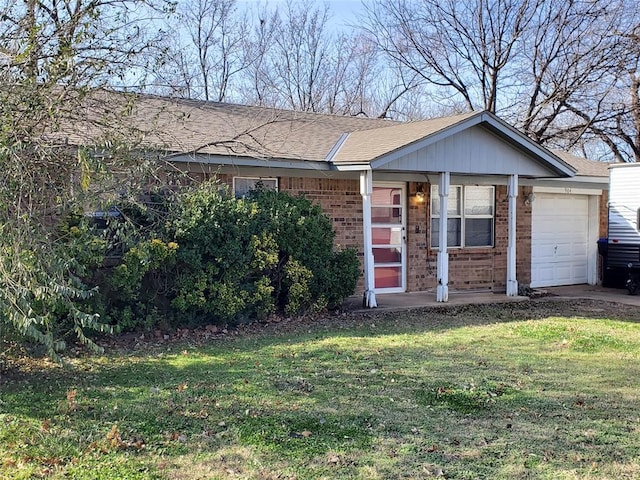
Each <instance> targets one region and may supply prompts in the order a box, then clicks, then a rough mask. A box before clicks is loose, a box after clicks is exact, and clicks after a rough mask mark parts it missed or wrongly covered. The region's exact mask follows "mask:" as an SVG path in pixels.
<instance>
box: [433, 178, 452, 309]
mask: <svg viewBox="0 0 640 480" xmlns="http://www.w3.org/2000/svg"><path fill="white" fill-rule="evenodd" d="M449 186H450V175H449V172H442V173H440V180H439V184H438V194H439V195H440V218H439V220H438V221H439V227H440V232H439V235H438V262H437V264H438V265H437V269H438V271H437V275H438V287H437V289H436V301H437V302H448V301H449V252H448V248H447V223H448V212H447V210H448V208H447V207H448V200H449Z"/></svg>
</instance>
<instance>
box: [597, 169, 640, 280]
mask: <svg viewBox="0 0 640 480" xmlns="http://www.w3.org/2000/svg"><path fill="white" fill-rule="evenodd" d="M639 187H640V164H638V163H626V164H618V165H612V166H611V167H610V169H609V215H608V225H607V234H606V235H605V236H606V237H607V238H606V243H604V242H603V243H604V244H603V245H601V249H602V253H603V259H604V268H603V284H604V285H605V286H622V285H624V281H625V280H626V278H627V272H628V268H629V267H628V266H629V265H631V268H632V269H633V273H634V274H637V273H638V271H639V268H640V191H638V188H639Z"/></svg>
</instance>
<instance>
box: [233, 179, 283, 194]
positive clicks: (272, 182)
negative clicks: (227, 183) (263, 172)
mask: <svg viewBox="0 0 640 480" xmlns="http://www.w3.org/2000/svg"><path fill="white" fill-rule="evenodd" d="M258 188H264V189H267V190H278V179H277V178H265V177H233V194H234V195H235V196H236V198H242V197H244V196H245V195H246V194H247V193H249V192H250V191H251V190H256V189H258Z"/></svg>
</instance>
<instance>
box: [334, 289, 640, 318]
mask: <svg viewBox="0 0 640 480" xmlns="http://www.w3.org/2000/svg"><path fill="white" fill-rule="evenodd" d="M536 292H537V293H538V294H541V296H542V298H545V299H553V298H555V299H558V300H561V299H565V298H567V299H570V298H585V299H589V300H600V301H604V302H612V303H621V304H624V305H633V306H638V307H640V295H629V293H628V292H627V291H626V290H625V289H617V288H604V287H601V286H599V285H586V284H585V285H569V286H564V287H548V288H540V289H536ZM376 300H377V301H378V308H377V309H373V310H385V311H393V310H408V309H412V308H422V307H447V306H455V305H474V304H488V303H508V302H522V301H526V300H529V297H521V296H518V297H507V296H506V295H505V294H504V293H493V292H491V291H488V290H487V291H457V292H451V291H449V301H448V302H446V303H442V302H436V292H435V291H426V292H412V293H387V294H378V295H376ZM343 309H345V310H348V311H354V312H356V311H363V312H365V311H369V312H370V311H372V310H371V309H368V308H364V307H363V306H362V296H359V295H354V296H351V297H349V298H347V299H346V300H345V302H344V304H343Z"/></svg>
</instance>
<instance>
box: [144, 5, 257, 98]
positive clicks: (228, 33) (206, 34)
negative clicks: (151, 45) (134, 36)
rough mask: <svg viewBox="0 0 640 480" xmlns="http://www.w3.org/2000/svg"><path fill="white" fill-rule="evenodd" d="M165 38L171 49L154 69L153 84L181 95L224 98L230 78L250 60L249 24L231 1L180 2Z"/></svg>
mask: <svg viewBox="0 0 640 480" xmlns="http://www.w3.org/2000/svg"><path fill="white" fill-rule="evenodd" d="M176 16H177V18H176V19H172V23H173V27H174V28H175V25H178V26H179V29H178V31H177V32H176V35H175V36H173V37H172V38H171V39H168V41H169V42H171V43H172V45H173V48H168V50H170V51H171V53H170V54H168V55H167V56H166V59H165V63H164V65H162V68H160V69H158V71H157V75H156V83H160V84H161V87H163V88H162V89H163V90H167V89H168V90H169V93H171V94H177V95H178V96H181V97H186V98H194V99H202V100H214V101H218V102H221V101H224V100H225V99H227V98H228V96H229V95H230V93H234V92H233V86H234V85H233V81H234V80H235V78H236V77H237V76H238V75H239V74H241V73H242V72H243V71H244V70H246V69H247V68H248V66H249V64H250V63H251V60H250V59H249V57H248V56H247V53H248V47H247V43H248V30H249V23H248V19H247V16H246V15H240V14H239V13H238V11H237V7H236V0H196V1H194V2H188V3H183V4H180V5H179V7H178V12H177V15H176Z"/></svg>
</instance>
